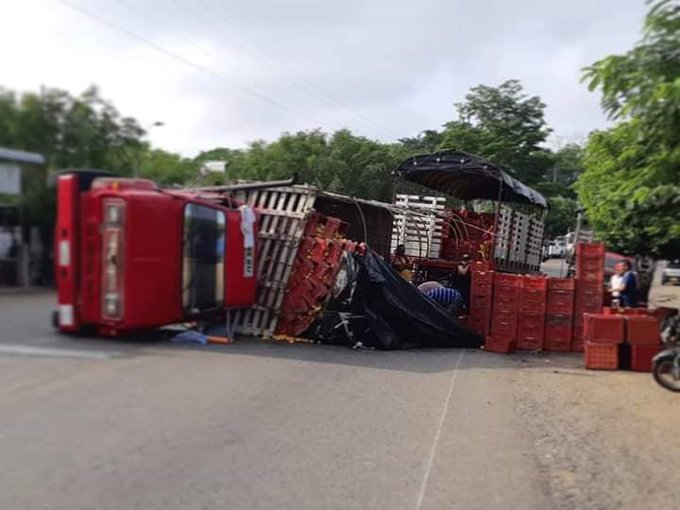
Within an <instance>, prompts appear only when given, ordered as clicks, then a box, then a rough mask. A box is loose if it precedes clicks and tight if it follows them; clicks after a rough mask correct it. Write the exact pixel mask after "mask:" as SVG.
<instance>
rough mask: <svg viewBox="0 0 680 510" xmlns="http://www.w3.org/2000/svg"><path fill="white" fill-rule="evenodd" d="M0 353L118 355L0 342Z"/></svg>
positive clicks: (83, 357)
mask: <svg viewBox="0 0 680 510" xmlns="http://www.w3.org/2000/svg"><path fill="white" fill-rule="evenodd" d="M0 354H19V355H22V356H44V357H57V358H80V359H93V360H103V359H108V358H110V357H112V356H116V355H118V353H117V352H108V353H104V352H93V351H79V350H75V349H52V348H50V347H36V346H33V345H18V344H0Z"/></svg>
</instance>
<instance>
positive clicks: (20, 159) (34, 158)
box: [0, 147, 45, 165]
mask: <svg viewBox="0 0 680 510" xmlns="http://www.w3.org/2000/svg"><path fill="white" fill-rule="evenodd" d="M0 161H10V162H12V163H27V164H30V165H44V164H45V156H43V155H42V154H36V153H35V152H26V151H19V150H16V149H5V148H3V147H0Z"/></svg>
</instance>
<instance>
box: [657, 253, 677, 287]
mask: <svg viewBox="0 0 680 510" xmlns="http://www.w3.org/2000/svg"><path fill="white" fill-rule="evenodd" d="M667 283H680V260H677V259H676V260H673V261H671V262H669V263H668V264H667V265H666V268H665V269H664V270H663V273H661V285H666V284H667Z"/></svg>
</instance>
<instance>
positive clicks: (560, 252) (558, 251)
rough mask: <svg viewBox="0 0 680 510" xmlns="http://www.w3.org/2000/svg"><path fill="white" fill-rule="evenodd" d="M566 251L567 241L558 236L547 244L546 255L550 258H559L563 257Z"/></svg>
mask: <svg viewBox="0 0 680 510" xmlns="http://www.w3.org/2000/svg"><path fill="white" fill-rule="evenodd" d="M566 253H567V243H566V241H565V240H564V238H559V237H558V238H557V239H555V240H553V241H550V244H549V245H548V256H549V257H550V258H557V259H561V258H564V256H565V255H566Z"/></svg>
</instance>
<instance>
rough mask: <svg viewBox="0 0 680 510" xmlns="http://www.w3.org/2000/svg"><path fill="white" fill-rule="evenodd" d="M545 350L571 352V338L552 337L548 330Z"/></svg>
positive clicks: (544, 343) (544, 341)
mask: <svg viewBox="0 0 680 510" xmlns="http://www.w3.org/2000/svg"><path fill="white" fill-rule="evenodd" d="M543 348H544V349H545V350H546V351H554V352H569V351H571V338H564V337H555V336H552V335H550V334H549V333H548V330H547V329H546V331H545V339H544V340H543Z"/></svg>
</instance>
